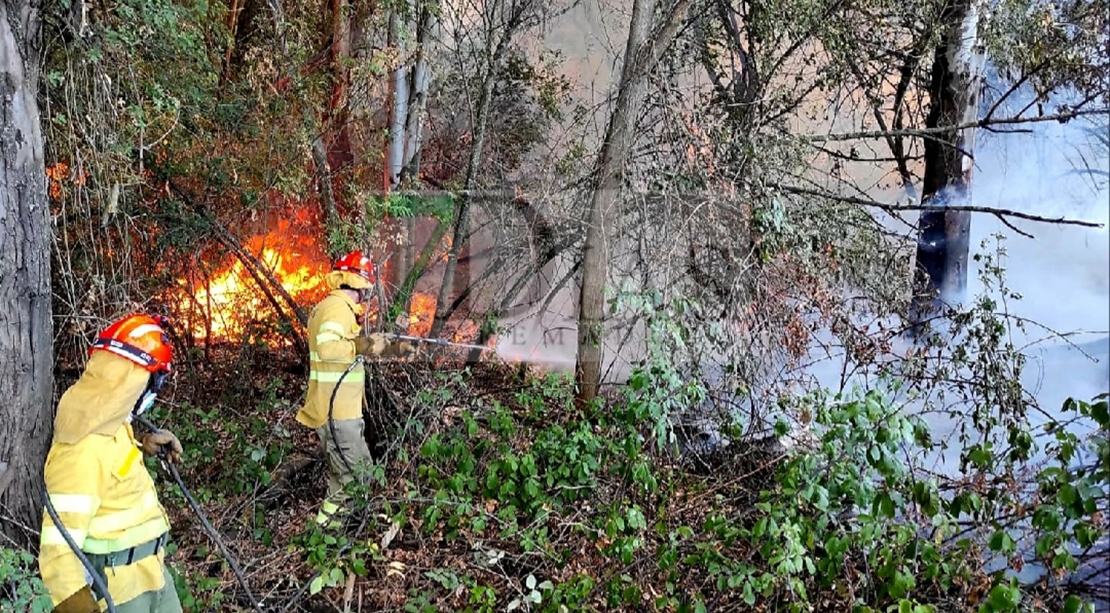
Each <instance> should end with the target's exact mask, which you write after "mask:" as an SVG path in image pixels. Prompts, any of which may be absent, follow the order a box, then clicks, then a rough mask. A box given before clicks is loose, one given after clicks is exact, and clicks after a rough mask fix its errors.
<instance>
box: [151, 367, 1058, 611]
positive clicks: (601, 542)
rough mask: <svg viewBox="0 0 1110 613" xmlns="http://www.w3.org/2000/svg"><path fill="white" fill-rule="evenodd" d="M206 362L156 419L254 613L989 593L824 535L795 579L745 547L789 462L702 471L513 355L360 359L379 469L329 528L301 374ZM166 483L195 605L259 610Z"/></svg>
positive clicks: (731, 461) (893, 602)
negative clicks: (890, 565) (344, 519)
mask: <svg viewBox="0 0 1110 613" xmlns="http://www.w3.org/2000/svg"><path fill="white" fill-rule="evenodd" d="M209 357H210V358H211V360H210V361H207V362H201V361H200V360H199V359H197V360H194V361H193V362H192V363H186V364H184V365H183V366H182V368H181V370H180V372H179V373H178V376H177V380H176V382H175V385H176V388H175V389H174V390H173V393H172V394H171V395H169V399H168V402H166V403H165V404H164V405H163V406H161V407H160V408H159V409H158V411H157V412H155V413H154V414H153V415H152V417H153V419H154V421H155V423H157V424H159V425H160V426H162V427H167V428H170V429H171V430H173V431H174V432H175V433H176V434H177V436H178V437H179V438H180V440H181V442H182V444H183V445H184V447H185V449H186V452H185V459H184V462H183V465H182V467H181V470H180V472H181V475H182V477H183V479H184V481H185V483H186V484H187V486H188V487H189V488H190V490H191V491H192V493H193V495H194V496H195V498H196V499H197V500H198V501H199V503H200V505H201V507H202V508H203V511H204V513H205V514H206V515H207V516H208V518H209V520H210V521H211V523H212V524H213V525H214V526H215V527H216V529H217V530H218V531H219V533H220V536H221V539H222V540H223V541H224V542H225V543H226V544H227V546H228V547H229V549H230V550H231V551H232V552H233V554H234V556H236V557H237V558H238V561H239V564H240V566H241V567H242V569H243V575H244V578H245V579H246V581H247V583H248V585H249V587H250V590H251V592H253V594H254V596H255V597H257V598H258V599H260V600H261V601H262V604H263V607H264V609H265V610H266V611H281V612H283V613H284V612H286V611H290V612H291V611H315V612H321V613H322V612H325V611H328V612H331V611H359V612H369V611H473V612H484V611H488V612H491V613H492V612H493V611H508V610H514V609H519V610H522V611H553V612H555V611H558V612H568V613H569V612H572V611H618V610H619V611H788V610H808V611H852V610H858V611H867V610H886V608H887V607H890V606H894V607H895V608H898V609H899V610H902V609H901V608H900V607H899V603H900V602H903V601H906V600H905V599H906V598H907V597H908V596H909V595H912V596H913V599H914V600H913V602H921V603H928V605H929V606H932V607H935V609H932V610H938V611H973V610H977V609H978V607H980V606H982V605H983V603H988V602H990V601H991V599H992V598H993V597H994V592H993V591H992V588H993V587H994V586H996V585H997V584H998V581H997V577H995V576H992V575H989V574H987V573H984V572H982V571H980V570H979V568H981V565H980V564H978V563H977V561H978V560H979V556H980V553H979V552H976V551H967V552H965V553H964V554H961V555H963V560H961V563H962V564H963V567H962V568H960V569H959V572H951V573H948V574H947V575H946V576H948V577H957V579H956V580H954V581H953V580H948V579H946V580H945V581H932V580H930V579H929V578H927V577H925V576H919V577H917V578H916V579H915V580H913V581H911V584H910V585H909V586H905V587H902V588H891V582H890V581H887V580H885V579H882V578H879V577H877V576H876V575H878V574H882V572H885V571H883V569H876V568H871V567H869V566H868V564H869V561H868V558H867V557H866V556H865V555H863V554H861V553H860V552H857V551H853V550H844V551H838V550H834V544H835V541H829V542H807V541H805V539H804V538H803V539H802V540H800V541H797V543H798V545H799V546H800V548H801V549H802V550H804V551H801V552H796V553H797V554H798V555H797V563H798V564H799V567H798V568H790V567H786V566H784V564H786V560H784V559H782V556H777V557H776V555H774V554H773V555H768V553H769V551H770V549H768V546H767V545H766V544H764V545H760V544H759V543H761V542H763V543H765V542H766V537H765V536H764V537H761V538H764V540H763V541H760V540H759V539H757V538H755V537H753V535H756V536H758V535H761V534H765V533H766V534H771V533H770V532H769V531H771V530H773V526H770V525H769V524H768V522H767V519H768V518H771V519H772V520H773V519H774V518H775V517H779V513H778V511H777V510H773V509H770V507H768V506H766V505H767V502H766V501H767V500H771V498H770V497H769V494H768V493H769V492H775V491H777V490H779V489H780V488H781V485H780V483H779V482H780V481H781V480H782V479H783V478H784V477H783V475H781V474H779V472H778V470H779V468H780V467H781V466H782V465H783V462H784V460H786V457H787V456H786V454H785V453H783V452H782V451H781V450H778V451H775V450H769V449H763V448H754V447H753V448H751V449H748V450H746V451H744V452H743V453H739V452H736V451H735V450H736V449H738V447H735V446H734V447H733V449H734V453H732V454H731V455H729V456H727V457H724V458H718V459H717V460H715V461H714V462H715V467H714V469H713V470H711V471H705V470H700V471H699V470H692V469H691V467H690V466H689V465H688V464H686V463H683V462H681V461H678V460H677V459H676V457H675V456H673V455H671V454H667V453H658V452H655V451H652V449H653V447H652V445H651V442H652V440H651V436H652V435H651V432H650V428H649V427H645V426H644V425H643V424H644V423H648V422H650V419H647V418H646V417H647V416H646V415H644V414H642V413H637V412H636V411H635V410H633V409H631V408H629V407H630V406H631V404H632V403H629V402H627V400H626V398H625V396H624V394H623V392H622V391H621V390H616V391H612V392H611V393H610V394H609V395H608V397H607V398H606V404H605V408H603V409H595V408H583V407H578V406H576V405H575V403H574V402H573V400H572V395H571V393H570V386H569V382H568V381H567V379H566V378H565V377H560V376H547V377H544V376H534V375H533V374H531V373H530V372H529V371H528V370H527V369H526V368H525V367H523V366H522V365H519V364H504V363H480V364H473V365H470V366H469V367H467V366H465V365H461V364H460V365H454V366H452V365H450V364H447V363H442V362H441V363H439V364H437V365H431V364H429V363H426V362H425V363H411V364H410V363H380V364H373V365H370V366H368V367H367V373H368V384H367V389H368V399H369V404H370V407H369V409H368V412H367V414H366V416H367V438H368V440H369V442H370V444H371V446H372V449H373V450H374V452H375V455H376V456H377V459H378V462H379V463H378V464H377V465H376V466H375V467H373V468H372V470H371V471H370V472H369V473H368V475H367V478H368V479H369V481H370V485H368V486H367V487H366V488H365V489H363V490H362V491H360V492H356V500H358V501H359V502H358V503H357V508H356V509H355V510H354V513H353V515H352V518H351V520H350V521H349V522H348V524H347V525H346V526H344V527H343V528H341V529H334V530H331V529H320V528H319V527H317V526H315V524H314V522H313V521H312V520H313V518H314V516H315V514H316V512H317V510H318V509H319V506H320V503H321V501H322V499H323V497H324V494H325V492H326V489H327V485H326V472H325V467H324V463H323V461H322V454H321V452H320V449H319V444H318V441H317V437H316V434H315V433H314V432H313V431H311V430H309V429H308V428H306V427H304V426H302V425H300V424H299V423H298V422H296V420H295V419H294V416H295V414H296V411H297V409H298V407H299V404H300V401H301V399H302V397H303V394H304V389H305V385H306V383H305V373H304V368H303V365H302V364H301V363H300V361H299V359H297V358H296V357H295V356H293V355H291V354H289V353H288V352H281V351H256V350H250V349H236V350H234V351H232V350H230V349H224V350H222V351H220V352H217V353H214V354H212V355H211V356H209ZM213 364H216V365H219V366H213ZM156 473H157V477H156V478H157V480H158V482H159V490H160V492H161V495H162V499H163V503H164V505H165V506H166V508H167V510H168V511H169V513H170V515H171V519H172V523H173V530H172V535H173V543H172V544H171V548H170V550H169V555H168V557H167V559H168V561H169V563H170V565H171V567H172V568H173V570H174V572H175V574H176V575H177V581H178V586H179V592H180V593H182V594H185V597H184V598H183V605H184V606H185V608H186V611H187V612H189V611H191V612H197V613H199V612H201V611H237V610H249V600H248V599H247V598H246V596H245V593H244V591H243V589H242V588H241V587H240V585H239V583H238V582H237V580H236V578H235V576H234V573H233V572H232V570H231V568H230V567H229V565H228V564H227V563H226V562H225V561H224V559H223V557H222V555H221V554H220V552H219V550H218V548H217V547H215V546H214V544H213V541H212V540H211V539H210V537H209V536H208V535H207V534H206V533H205V531H204V530H203V528H202V525H201V523H200V521H199V520H198V519H197V517H196V516H195V515H194V514H193V512H192V510H191V509H190V507H189V506H188V504H187V503H186V501H185V499H184V498H183V497H182V496H181V495H180V493H179V492H178V491H177V488H176V486H175V485H174V483H173V482H172V480H170V479H169V477H168V476H166V475H165V474H164V473H162V472H161V471H156ZM769 510H771V511H773V512H769ZM843 516H844V515H843V513H840V514H838V515H829V517H843ZM846 521H848V520H846ZM771 523H773V521H772V522H771ZM787 536H788V535H785V534H784V535H781V538H782V539H786V540H789V539H787ZM776 538H778V537H776ZM879 538H881V536H880V537H879ZM795 540H796V539H795ZM771 549H774V547H772V548H771ZM807 560H808V561H807ZM814 561H816V562H817V565H818V567H813V564H814ZM919 562H920V561H919ZM807 565H808V567H807ZM916 568H917V569H918V570H921V571H922V572H924V571H923V570H922V569H923V568H924V565H923V564H918V566H917V567H916ZM780 578H781V579H782V580H781V581H780V580H779V579H780ZM790 579H797V580H796V581H793V580H790ZM899 590H901V591H899ZM1026 595H1027V600H1026V602H1027V603H1028V604H1029V605H1030V606H1031V608H1030V609H1029V610H1033V611H1050V610H1052V611H1058V610H1061V609H1060V607H1061V606H1062V603H1063V602H1064V601H1063V598H1064V595H1065V591H1064V590H1062V589H1058V588H1045V587H1043V586H1042V587H1034V588H1032V589H1030V590H1027V591H1026ZM863 603H866V605H867V606H864V607H862V608H861V606H862V604H863ZM868 607H871V608H868ZM907 610H917V609H912V608H911V609H907ZM922 610H930V609H922Z"/></svg>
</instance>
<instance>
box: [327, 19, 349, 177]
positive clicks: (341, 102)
mask: <svg viewBox="0 0 1110 613" xmlns="http://www.w3.org/2000/svg"><path fill="white" fill-rule="evenodd" d="M328 5H329V8H330V11H331V24H330V27H331V47H330V50H329V55H330V60H331V72H332V89H331V97H330V98H329V99H328V107H327V117H326V119H325V121H324V130H326V134H327V137H326V138H325V142H326V144H327V153H328V158H327V159H328V167H329V168H330V169H331V170H332V171H333V172H334V171H336V170H338V169H342V168H345V167H346V166H347V165H348V164H350V163H351V162H353V161H354V154H353V153H352V151H351V136H350V130H348V128H347V123H348V122H347V119H348V117H349V116H350V110H349V109H350V89H351V71H350V69H349V68H348V66H347V64H348V59H349V58H350V56H351V22H350V19H349V18H348V16H347V11H348V3H347V1H346V0H329V2H328ZM333 189H334V188H333Z"/></svg>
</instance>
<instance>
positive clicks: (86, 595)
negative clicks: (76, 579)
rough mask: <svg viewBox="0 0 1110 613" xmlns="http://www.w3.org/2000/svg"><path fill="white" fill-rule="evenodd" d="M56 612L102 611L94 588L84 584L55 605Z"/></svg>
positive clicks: (88, 612) (94, 612)
mask: <svg viewBox="0 0 1110 613" xmlns="http://www.w3.org/2000/svg"><path fill="white" fill-rule="evenodd" d="M54 613H100V605H98V604H96V597H95V596H93V593H92V588H90V587H89V586H87V585H86V586H84V587H82V588H81V589H79V590H77V591H76V592H74V593H73V594H70V596H69V597H68V598H66V599H65V600H63V601H61V602H59V603H58V606H56V607H54Z"/></svg>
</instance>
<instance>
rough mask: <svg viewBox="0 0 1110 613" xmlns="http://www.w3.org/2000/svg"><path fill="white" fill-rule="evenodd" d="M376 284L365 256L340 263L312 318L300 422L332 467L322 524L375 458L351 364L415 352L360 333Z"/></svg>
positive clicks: (361, 382)
mask: <svg viewBox="0 0 1110 613" xmlns="http://www.w3.org/2000/svg"><path fill="white" fill-rule="evenodd" d="M373 281H374V266H373V264H372V263H371V261H370V259H369V258H367V257H366V256H364V255H363V254H362V252H361V251H355V252H352V253H349V254H347V255H345V256H343V257H341V258H339V260H337V261H336V262H335V266H334V267H333V270H332V271H331V272H329V273H328V275H327V277H326V278H325V282H326V284H327V287H328V289H329V290H331V291H330V292H329V293H328V295H327V296H326V297H325V298H324V299H323V300H321V301H320V303H319V304H317V305H316V308H314V309H313V310H312V314H311V316H310V317H309V319H308V350H309V375H308V395H307V397H306V398H305V403H304V406H303V407H301V410H300V411H299V412H298V413H297V421H299V422H300V423H302V424H304V425H305V426H308V427H309V428H314V429H315V430H316V435H317V436H318V437H319V438H320V443H321V445H322V447H323V448H324V455H325V457H326V458H327V462H328V497H327V499H325V500H324V503H323V505H321V508H320V512H319V513H318V514H317V516H316V521H317V522H318V523H320V524H325V523H327V522H328V519H329V518H330V517H332V516H333V515H335V514H336V513H339V512H341V511H342V504H343V500H344V495H343V491H342V490H343V486H344V485H345V484H347V483H348V482H350V481H351V480H353V479H354V478H355V467H356V465H357V464H359V463H360V462H367V463H368V462H369V461H370V459H371V458H370V449H369V447H368V446H367V445H366V437H365V422H364V420H363V417H362V410H363V407H364V406H365V402H366V374H365V370H364V369H363V368H362V365H361V364H359V365H354V366H353V367H352V364H353V363H354V361H355V360H356V359H357V357H358V356H360V355H362V356H397V357H404V356H407V355H409V354H411V353H412V352H413V351H414V348H413V346H412V345H411V344H409V343H406V342H391V341H390V340H389V338H388V337H387V336H385V335H383V334H370V335H362V334H360V333H361V328H360V327H359V324H358V316H357V308H358V305H359V304H360V303H362V302H365V299H366V294H367V292H368V291H369V290H370V288H371V287H373ZM337 387H338V389H337ZM333 393H334V401H333V398H332V396H333ZM329 407H330V410H331V422H332V423H331V424H329V423H328V411H329ZM333 430H334V436H333Z"/></svg>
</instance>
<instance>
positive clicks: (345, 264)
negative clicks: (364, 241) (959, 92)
mask: <svg viewBox="0 0 1110 613" xmlns="http://www.w3.org/2000/svg"><path fill="white" fill-rule="evenodd" d="M333 270H342V271H344V272H350V273H354V274H356V275H358V276H360V277H362V278H363V279H366V281H367V282H368V283H373V282H374V263H373V262H371V261H370V258H368V257H366V256H365V255H362V252H361V251H352V252H350V253H348V254H347V255H345V256H343V257H341V258H339V259H338V260H336V261H335V266H334V267H333Z"/></svg>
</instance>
